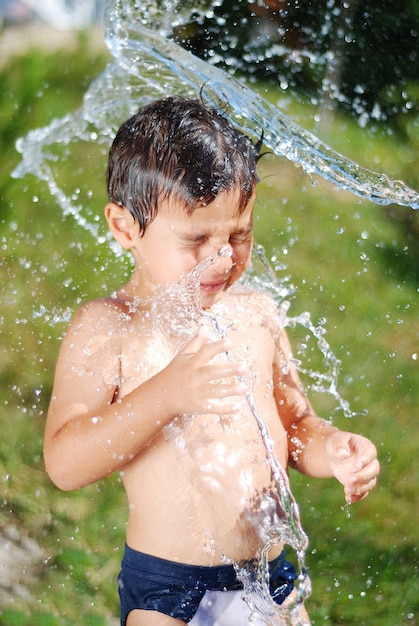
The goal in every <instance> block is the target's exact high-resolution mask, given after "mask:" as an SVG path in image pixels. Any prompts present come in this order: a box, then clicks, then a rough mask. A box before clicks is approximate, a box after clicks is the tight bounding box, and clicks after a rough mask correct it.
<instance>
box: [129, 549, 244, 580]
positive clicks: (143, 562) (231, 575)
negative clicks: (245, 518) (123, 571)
mask: <svg viewBox="0 0 419 626" xmlns="http://www.w3.org/2000/svg"><path fill="white" fill-rule="evenodd" d="M122 563H123V566H124V567H126V568H129V569H131V570H134V571H135V570H140V571H142V572H144V573H148V574H150V575H153V574H155V575H156V574H158V576H159V577H161V576H164V578H166V579H173V580H174V581H179V580H182V581H184V582H187V581H189V580H190V581H191V582H193V583H195V584H196V583H198V584H202V585H203V586H204V587H206V588H210V589H213V590H217V589H219V590H223V589H226V588H227V589H242V588H243V585H242V583H241V582H240V581H239V580H238V579H237V576H236V571H235V569H234V566H233V565H210V566H206V565H187V564H185V563H177V562H176V561H169V560H167V559H162V558H160V557H157V556H152V555H150V554H144V553H143V552H139V551H138V550H134V549H133V548H130V547H129V546H128V545H127V544H125V552H124V556H123V559H122Z"/></svg>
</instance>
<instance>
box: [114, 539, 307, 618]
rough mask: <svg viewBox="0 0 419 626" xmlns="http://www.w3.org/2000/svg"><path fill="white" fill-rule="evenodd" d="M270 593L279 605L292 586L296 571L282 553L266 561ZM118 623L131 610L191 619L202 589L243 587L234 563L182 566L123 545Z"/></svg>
mask: <svg viewBox="0 0 419 626" xmlns="http://www.w3.org/2000/svg"><path fill="white" fill-rule="evenodd" d="M269 571H270V592H271V596H272V598H273V599H274V601H275V602H276V603H277V604H282V602H284V600H285V599H286V598H287V597H288V596H289V594H290V593H291V592H292V590H293V589H294V580H296V578H297V573H296V571H295V568H294V566H293V565H292V564H291V563H290V562H289V561H287V560H286V559H285V552H282V553H281V554H280V555H279V556H278V557H277V558H276V559H274V560H273V561H271V562H270V563H269ZM118 583H119V597H120V602H121V626H126V621H127V617H128V614H129V613H130V611H133V610H135V609H145V610H149V611H159V612H160V613H164V614H165V615H169V616H170V617H174V618H177V619H180V620H182V621H184V622H186V623H188V622H190V621H191V620H192V618H193V617H194V615H195V613H196V612H197V610H198V607H199V604H200V602H201V600H202V599H203V597H204V595H205V592H206V591H207V590H208V591H231V590H239V589H243V585H242V583H241V582H240V581H239V580H238V579H237V576H236V571H235V569H234V567H233V565H216V566H211V567H206V566H199V565H184V564H183V563H176V562H174V561H167V560H166V559H161V558H158V557H155V556H150V555H148V554H143V553H142V552H137V551H136V550H133V549H132V548H130V547H129V546H127V545H126V546H125V553H124V556H123V559H122V566H121V572H120V574H119V578H118Z"/></svg>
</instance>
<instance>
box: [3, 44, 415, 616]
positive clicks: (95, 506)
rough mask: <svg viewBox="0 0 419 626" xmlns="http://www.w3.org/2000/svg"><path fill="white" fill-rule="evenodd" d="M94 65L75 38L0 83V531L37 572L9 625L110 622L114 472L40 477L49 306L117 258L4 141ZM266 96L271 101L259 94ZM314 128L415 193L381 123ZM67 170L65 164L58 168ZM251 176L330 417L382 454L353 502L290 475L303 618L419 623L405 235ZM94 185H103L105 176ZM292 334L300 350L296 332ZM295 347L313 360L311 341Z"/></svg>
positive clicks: (114, 279)
mask: <svg viewBox="0 0 419 626" xmlns="http://www.w3.org/2000/svg"><path fill="white" fill-rule="evenodd" d="M104 64H105V57H104V56H103V55H97V56H94V57H92V55H91V53H87V51H86V49H85V48H84V47H83V45H81V47H80V49H79V50H78V51H77V53H68V54H67V53H60V63H59V64H58V63H57V60H56V59H54V58H51V57H48V56H45V55H42V54H41V53H38V52H37V53H35V52H33V53H31V54H29V55H28V56H26V57H24V58H22V59H20V60H19V61H11V62H10V63H9V66H8V67H7V69H5V70H3V71H2V73H1V76H0V81H1V85H2V89H1V91H0V105H1V106H0V133H1V138H2V148H3V159H2V161H1V163H0V176H1V180H0V186H1V187H0V189H1V200H2V206H1V209H0V217H1V222H0V236H1V238H2V246H3V259H2V262H1V264H0V276H1V284H2V295H1V313H0V316H1V319H2V325H1V332H2V351H1V352H0V372H1V379H0V384H1V390H2V407H3V411H2V417H1V420H2V437H1V440H0V483H1V485H2V492H1V494H2V498H1V508H0V528H1V527H6V526H8V525H11V524H13V525H16V526H17V527H18V528H19V529H20V531H21V533H22V534H23V535H28V536H30V537H34V538H36V539H37V541H38V542H39V544H40V545H41V547H42V549H43V550H44V558H43V559H42V561H41V562H40V564H39V566H38V569H37V572H36V578H35V579H29V578H28V580H27V586H28V590H29V592H30V596H25V595H22V596H19V595H18V594H13V593H11V594H9V593H7V594H5V595H4V597H3V596H2V595H1V594H0V624H2V625H4V626H6V625H7V626H15V625H16V626H18V625H19V626H20V625H24V626H29V625H31V626H32V625H33V624H37V625H38V624H39V625H41V626H44V625H45V626H50V625H51V626H63V625H64V626H66V625H67V624H68V625H69V626H70V625H75V624H78V625H86V626H87V625H91V626H105V624H106V625H108V624H110V623H111V618H112V616H114V617H115V616H117V614H118V599H117V587H116V576H117V573H118V568H119V561H120V558H121V550H122V547H123V541H124V529H125V521H126V503H125V499H124V496H123V493H122V488H121V485H120V481H119V479H118V478H117V477H111V478H110V479H108V480H106V481H103V482H101V483H100V484H98V485H95V486H92V487H89V488H87V489H84V490H81V491H78V492H75V493H66V494H64V493H61V492H59V491H58V490H57V489H56V488H54V487H53V486H52V484H51V483H50V481H49V480H48V478H47V477H46V475H45V473H44V470H43V461H42V436H43V427H44V420H45V412H46V409H47V405H48V398H49V394H50V392H51V385H52V379H53V371H54V364H55V360H56V355H57V351H58V347H59V339H60V337H61V335H62V333H63V332H64V330H65V328H66V324H67V322H66V321H65V320H62V321H61V320H60V316H62V315H64V317H68V315H70V314H71V311H74V310H75V309H76V308H77V306H78V305H79V303H80V301H81V300H85V299H86V298H91V297H94V296H96V295H100V294H103V293H107V292H109V291H111V290H112V289H114V288H115V287H116V286H117V285H118V284H119V283H120V282H122V280H124V277H125V276H126V274H127V271H128V263H121V262H115V266H116V268H115V269H112V271H108V269H107V268H108V262H109V260H113V257H112V254H111V253H109V252H108V251H107V250H106V245H96V243H95V242H94V241H93V240H92V237H91V235H89V234H88V233H85V232H83V231H82V230H81V229H80V228H76V227H75V225H74V223H73V221H72V219H71V218H62V217H61V216H60V212H59V209H58V208H57V206H56V205H55V203H54V201H53V200H52V199H51V197H50V195H49V194H48V192H47V191H46V189H45V186H44V185H43V184H42V183H39V182H38V181H36V180H34V179H33V177H30V176H28V177H26V178H25V179H24V180H12V179H10V172H11V170H12V169H13V167H14V166H15V165H16V164H17V162H18V160H19V157H18V155H17V153H16V151H15V149H14V141H15V139H16V138H17V137H18V136H20V135H23V134H25V133H26V132H27V131H28V130H29V129H32V128H35V127H38V126H43V125H45V124H47V123H49V122H50V121H51V119H53V118H54V117H60V116H62V115H64V114H65V113H67V112H71V111H72V110H74V109H75V108H76V107H78V106H79V105H80V103H81V98H82V94H83V91H84V90H85V88H86V86H87V84H88V83H89V81H90V80H91V78H93V77H94V76H95V74H96V73H97V72H98V71H99V70H100V69H101V68H102V67H104ZM62 68H64V70H63V69H62ZM270 97H271V98H272V99H276V100H280V99H281V97H282V95H281V94H279V93H278V94H274V93H273V92H272V91H271V93H270ZM287 110H288V111H289V112H290V113H292V112H293V111H295V117H296V118H297V119H299V120H301V121H302V122H304V123H305V124H306V125H307V126H309V125H310V120H311V119H312V116H313V111H312V109H310V108H309V107H303V106H302V104H301V103H300V104H298V106H297V105H294V104H292V103H288V104H287ZM320 131H321V132H322V133H324V135H326V130H325V129H320V130H319V132H320ZM327 134H328V135H329V137H331V138H332V139H333V142H334V147H335V148H336V149H339V150H340V151H341V152H343V153H345V154H348V155H349V156H351V157H352V158H354V159H356V158H357V156H359V160H360V161H361V162H363V164H364V165H365V164H368V163H369V162H370V160H371V161H373V163H372V164H371V168H372V169H377V170H381V169H384V170H385V171H386V172H387V173H389V174H391V175H393V172H397V176H400V177H401V178H404V177H405V176H404V172H405V171H406V177H405V178H406V179H409V180H408V182H409V183H410V184H411V185H412V186H416V187H419V179H418V175H417V172H416V173H415V172H414V170H413V168H412V166H411V162H410V160H409V159H410V157H409V158H407V157H406V159H405V160H404V161H403V159H400V158H399V156H400V154H405V155H406V154H407V155H410V153H411V150H412V146H411V144H405V145H404V144H402V143H401V142H400V140H397V141H396V139H395V138H394V137H391V136H386V135H385V134H383V133H381V134H379V135H378V136H377V137H376V138H374V137H372V136H369V135H368V134H367V132H366V131H365V130H362V129H360V128H358V127H357V126H356V124H355V123H354V122H353V121H351V120H346V119H343V120H339V119H338V118H332V122H331V123H330V125H329V126H328V128H327ZM78 161H79V162H82V161H83V151H82V149H81V152H80V155H79V156H78ZM383 165H385V167H383ZM373 166H374V167H373ZM78 174H79V172H77V171H75V170H74V167H72V166H71V165H69V168H68V177H74V176H76V175H78ZM261 175H262V178H263V181H262V182H261V184H260V189H259V197H258V202H257V208H256V223H255V230H256V239H257V240H258V241H259V242H260V243H262V244H263V245H264V246H265V248H266V251H267V255H268V257H272V256H273V255H275V256H276V259H277V261H276V263H277V264H278V265H281V267H282V269H280V270H278V275H279V276H280V277H285V276H289V281H290V282H292V283H293V284H294V285H295V286H296V293H295V295H294V296H293V297H292V298H291V309H290V314H298V313H301V312H302V311H304V310H308V311H310V314H311V316H312V319H313V321H314V322H315V323H316V324H317V323H318V322H319V320H321V319H322V318H325V322H323V321H322V324H323V323H324V327H325V328H326V331H327V332H326V338H327V340H328V341H329V343H330V344H331V346H332V348H333V351H334V353H335V354H336V356H337V357H338V358H339V359H340V360H341V375H340V386H339V391H340V393H341V394H342V395H343V396H344V397H345V398H346V399H347V400H348V401H349V402H350V405H351V408H352V410H353V411H354V413H355V415H354V417H352V418H350V419H348V418H345V417H344V416H343V415H342V414H341V413H340V412H339V411H337V412H334V413H333V418H334V420H335V423H337V424H338V425H339V426H340V427H342V428H348V429H354V430H356V431H359V432H362V433H363V434H365V435H367V436H369V437H371V438H372V439H373V440H374V441H375V442H376V444H377V447H378V449H379V454H380V460H381V463H382V478H381V481H380V485H379V487H378V488H377V490H376V492H375V493H373V494H371V496H370V497H369V498H368V499H367V500H366V501H365V502H364V503H362V504H359V505H357V506H355V507H352V508H351V509H347V508H345V507H343V495H342V491H341V489H340V487H339V486H338V485H337V484H335V483H333V482H332V481H314V480H310V479H307V478H305V477H302V476H298V475H296V474H295V473H292V476H291V479H292V483H293V485H294V489H295V493H296V496H297V499H298V501H299V502H300V504H301V510H302V519H303V524H304V526H305V528H306V530H307V532H308V535H309V537H310V548H309V551H308V556H307V561H308V566H309V571H310V575H311V577H312V580H313V587H314V591H313V596H312V598H311V599H310V601H309V602H308V607H309V610H310V613H311V615H312V619H313V623H314V624H316V625H319V624H331V625H332V624H333V625H348V626H349V625H353V626H355V625H356V626H363V625H365V626H402V625H405V624H406V625H415V624H418V623H419V618H418V611H419V607H418V598H419V577H418V571H417V568H418V564H419V556H418V552H417V550H418V548H417V536H418V533H417V518H418V513H419V508H418V504H417V502H418V488H417V484H418V479H419V472H418V469H417V467H416V465H415V457H416V448H417V444H418V440H419V436H418V434H417V426H416V415H417V406H418V404H419V385H418V367H419V365H418V361H419V359H418V358H416V357H414V355H415V354H416V353H418V352H419V336H418V335H419V328H418V310H417V297H418V287H419V280H418V273H417V269H416V270H415V268H416V267H417V264H416V260H417V259H418V258H419V255H418V244H417V241H415V239H414V238H411V237H409V236H408V234H406V230H405V229H404V222H403V221H402V222H400V221H398V220H394V219H390V216H389V214H388V212H387V210H386V209H385V208H382V207H378V206H375V205H372V204H370V203H367V202H363V201H362V202H361V201H359V200H358V199H357V198H354V197H353V196H350V195H349V194H347V193H342V192H336V191H335V190H333V189H330V187H329V186H327V185H326V184H324V183H322V182H321V181H318V182H317V184H316V185H315V186H313V185H312V182H311V181H310V179H309V178H308V177H307V176H306V175H304V174H303V173H302V172H301V170H300V169H299V168H296V167H294V166H293V165H291V164H289V163H287V162H285V161H283V160H279V159H273V158H271V157H269V156H268V157H264V159H262V161H261ZM63 176H64V178H65V173H64V175H63ZM92 176H93V174H92ZM415 176H416V178H415ZM92 184H94V185H95V189H96V188H98V189H99V188H100V186H101V185H102V184H103V175H102V173H100V175H98V180H95V181H93V182H92ZM34 198H35V201H34ZM97 210H98V213H100V212H101V206H98V207H97ZM406 211H407V212H408V211H409V209H403V210H399V214H400V212H406ZM103 268H105V269H103ZM54 312H55V313H54ZM54 314H56V317H54ZM293 339H294V341H295V345H296V346H298V341H299V340H300V337H299V336H298V334H296V335H295V337H294V338H293ZM296 349H298V348H296ZM308 357H310V358H312V361H313V363H318V361H319V359H318V356H317V355H316V352H314V353H313V355H312V356H311V352H310V351H309V352H308ZM308 384H309V381H308ZM314 403H315V406H316V408H317V409H318V411H319V412H321V413H323V412H324V413H325V415H326V416H327V417H328V416H329V411H330V402H328V401H326V400H325V399H324V398H322V397H321V396H319V397H318V396H317V395H316V396H315V398H314ZM366 411H367V414H365V413H366Z"/></svg>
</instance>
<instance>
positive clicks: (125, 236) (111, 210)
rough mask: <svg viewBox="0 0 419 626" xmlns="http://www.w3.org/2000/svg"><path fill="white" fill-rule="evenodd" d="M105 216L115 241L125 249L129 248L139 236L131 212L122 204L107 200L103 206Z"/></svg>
mask: <svg viewBox="0 0 419 626" xmlns="http://www.w3.org/2000/svg"><path fill="white" fill-rule="evenodd" d="M105 218H106V221H107V222H108V226H109V230H110V231H111V233H112V235H113V237H114V238H115V239H116V241H117V242H118V243H119V244H120V245H121V246H122V247H123V248H124V249H125V250H130V249H131V248H132V246H133V245H134V242H135V241H136V240H137V239H138V236H139V235H138V224H137V223H136V221H135V220H134V218H133V217H132V215H131V213H130V212H129V211H128V210H127V209H126V208H125V207H124V206H119V205H118V204H115V203H114V202H109V204H107V205H106V206H105Z"/></svg>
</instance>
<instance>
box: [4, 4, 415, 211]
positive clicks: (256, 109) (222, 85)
mask: <svg viewBox="0 0 419 626" xmlns="http://www.w3.org/2000/svg"><path fill="white" fill-rule="evenodd" d="M214 1H215V2H216V0H214ZM213 6H215V5H214V3H213ZM206 10H208V9H206ZM194 11H195V12H196V11H198V13H199V12H201V13H202V12H203V11H204V8H203V7H202V6H201V5H200V4H199V3H189V2H186V3H185V2H184V3H182V2H181V0H165V1H164V2H159V0H150V1H149V2H145V3H143V2H140V1H139V0H108V3H107V6H106V10H105V40H106V43H107V45H108V47H109V49H110V51H111V53H112V56H113V60H112V61H111V62H110V63H109V64H108V66H107V68H106V70H105V71H104V72H103V73H102V74H100V75H99V76H98V77H97V79H96V80H95V81H93V83H92V84H91V86H90V87H89V89H88V91H87V93H86V95H85V98H84V102H83V106H82V108H81V109H80V110H79V111H76V112H75V113H74V114H73V115H69V116H67V117H66V118H64V119H62V120H56V121H54V122H53V123H52V124H51V125H50V126H48V127H46V128H44V129H38V130H37V131H33V132H32V133H29V134H28V135H27V136H26V137H25V138H24V139H21V140H20V141H19V142H18V144H17V148H18V150H19V151H20V152H21V154H22V162H21V163H20V165H18V167H17V168H16V169H15V171H14V172H13V175H14V176H15V177H21V176H24V175H25V174H26V173H28V172H30V173H34V174H35V175H37V176H38V177H39V178H41V179H43V180H45V181H46V182H47V184H48V185H49V187H50V190H51V193H52V194H53V195H54V196H55V197H57V200H58V202H59V203H60V204H61V205H63V203H64V205H65V207H66V208H67V210H68V206H69V205H70V204H71V201H70V200H69V199H68V198H60V194H59V193H58V192H57V188H56V186H54V184H52V183H51V177H52V173H51V171H50V169H49V168H48V167H47V165H46V160H47V159H48V146H51V145H53V144H55V143H70V142H71V141H72V140H73V139H82V140H84V141H87V142H89V141H91V142H102V143H105V144H108V143H110V141H111V138H112V136H113V134H114V133H115V131H116V129H117V128H118V126H119V125H120V123H121V122H122V121H124V120H125V119H126V118H127V117H128V116H129V115H131V114H132V113H133V112H134V111H136V110H137V109H138V107H139V106H141V105H142V104H145V103H146V102H149V101H151V100H153V99H156V98H159V97H162V96H164V95H168V94H170V93H176V94H179V95H183V96H192V97H196V94H197V93H198V92H199V91H200V90H201V88H202V87H203V86H204V85H205V96H206V98H208V99H209V100H213V101H215V102H216V103H219V101H220V96H221V99H222V100H226V101H228V103H229V109H228V110H227V111H226V114H227V116H228V117H229V118H230V120H231V121H232V123H233V124H235V125H237V126H239V127H240V128H241V129H242V130H243V132H245V133H247V134H248V135H250V136H252V137H257V138H258V137H259V136H260V134H261V132H262V130H263V131H264V142H265V144H266V146H267V147H268V148H269V149H270V150H272V151H273V152H274V153H275V154H277V155H281V156H284V157H286V158H287V159H289V160H291V161H293V162H295V163H298V164H300V165H301V166H302V168H303V169H304V170H305V171H306V172H307V173H308V174H310V175H312V174H315V175H319V176H321V177H323V178H324V179H326V180H328V181H329V182H331V183H332V184H333V185H337V186H338V187H340V188H343V189H345V190H347V191H350V192H352V193H353V194H355V195H357V196H359V197H362V198H367V199H369V200H371V201H372V202H375V203H378V204H381V205H386V204H390V203H397V204H399V205H402V206H408V207H412V208H413V209H418V208H419V193H418V192H417V191H415V190H412V189H410V188H409V187H408V186H407V185H405V183H403V182H402V181H395V180H390V179H389V178H388V177H387V176H386V175H385V174H377V173H375V172H371V171H369V170H367V169H365V168H363V167H361V166H360V165H357V164H356V163H354V162H353V161H350V160H349V159H347V158H345V157H344V156H342V155H340V154H338V153H337V152H335V151H334V150H332V149H331V148H330V147H329V146H327V145H326V144H324V143H322V142H321V141H320V140H319V139H318V138H317V137H315V136H314V135H313V134H311V133H309V132H308V131H306V130H305V129H303V128H302V127H300V126H299V125H297V124H296V123H295V122H293V121H292V120H291V119H290V118H289V117H287V116H286V115H285V114H283V113H282V112H281V111H280V110H279V109H278V108H277V107H275V106H273V105H272V104H270V103H268V102H267V101H266V100H264V99H263V98H262V97H261V96H260V95H259V94H257V93H256V92H254V91H253V90H251V89H250V88H249V87H247V86H245V85H244V84H242V83H241V82H239V81H237V80H236V79H234V78H233V77H231V76H229V75H228V74H227V73H225V72H223V71H222V70H220V69H218V68H216V67H214V66H211V65H209V64H208V63H206V62H204V61H202V60H201V59H198V58H197V57H195V56H194V55H192V54H191V53H190V52H188V51H186V50H184V49H183V48H181V47H180V46H179V45H177V44H176V43H175V42H174V41H171V40H170V39H169V28H171V26H173V25H176V24H179V23H186V22H187V20H188V19H189V18H190V17H191V15H192V13H193V12H194ZM169 25H171V26H170V27H169ZM92 128H93V129H94V131H95V132H91V130H92ZM69 212H70V213H71V212H73V213H74V214H75V215H78V214H79V212H78V211H77V210H73V211H71V210H70V211H69Z"/></svg>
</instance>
